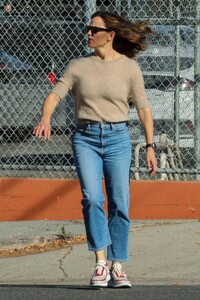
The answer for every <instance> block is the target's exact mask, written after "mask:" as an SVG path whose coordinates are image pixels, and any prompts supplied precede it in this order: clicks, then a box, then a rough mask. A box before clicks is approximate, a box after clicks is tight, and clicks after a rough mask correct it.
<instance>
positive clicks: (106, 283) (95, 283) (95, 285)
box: [90, 274, 110, 287]
mask: <svg viewBox="0 0 200 300" xmlns="http://www.w3.org/2000/svg"><path fill="white" fill-rule="evenodd" d="M109 281H110V274H108V276H107V278H106V281H104V282H99V281H97V282H92V281H91V282H90V286H91V287H107V286H108V282H109Z"/></svg>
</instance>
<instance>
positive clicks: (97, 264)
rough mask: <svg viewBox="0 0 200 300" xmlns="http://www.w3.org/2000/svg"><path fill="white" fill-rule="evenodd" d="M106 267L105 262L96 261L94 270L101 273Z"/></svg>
mask: <svg viewBox="0 0 200 300" xmlns="http://www.w3.org/2000/svg"><path fill="white" fill-rule="evenodd" d="M104 268H105V265H104V264H102V263H96V265H95V267H94V268H93V272H95V273H96V274H101V273H102V271H103V269H104ZM96 271H97V272H96Z"/></svg>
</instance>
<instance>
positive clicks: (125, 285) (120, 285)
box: [108, 279, 132, 288]
mask: <svg viewBox="0 0 200 300" xmlns="http://www.w3.org/2000/svg"><path fill="white" fill-rule="evenodd" d="M108 286H109V287H111V288H131V287H132V285H131V283H125V282H121V283H115V282H113V280H112V279H111V280H110V281H109V283H108Z"/></svg>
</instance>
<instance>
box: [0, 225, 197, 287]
mask: <svg viewBox="0 0 200 300" xmlns="http://www.w3.org/2000/svg"><path fill="white" fill-rule="evenodd" d="M63 225H64V228H65V231H66V232H67V233H71V234H72V235H79V234H85V229H84V224H83V221H67V222H66V221H63V222H62V221H31V222H1V224H0V249H2V248H5V247H15V246H18V247H21V246H24V245H29V244H31V243H36V242H37V241H38V240H39V239H40V238H41V237H43V238H47V239H48V238H51V237H53V236H55V235H58V234H60V233H61V228H62V226H63ZM199 263H200V222H198V220H162V221H149V220H148V221H131V231H130V260H129V262H128V263H124V270H125V272H126V273H127V274H128V277H129V278H130V279H131V282H132V283H133V284H144V285H146V284H150V285H151V284H153V285H157V284H170V285H171V284H172V285H179V284H200V267H199ZM93 266H94V254H93V253H92V252H89V251H88V250H87V244H86V243H84V244H75V245H69V248H66V249H61V250H54V251H49V252H44V253H39V254H35V255H26V256H21V257H15V258H1V259H0V283H1V284H65V285H72V284H75V285H77V284H78V285H79V284H80V285H88V283H89V280H90V277H91V274H92V268H93Z"/></svg>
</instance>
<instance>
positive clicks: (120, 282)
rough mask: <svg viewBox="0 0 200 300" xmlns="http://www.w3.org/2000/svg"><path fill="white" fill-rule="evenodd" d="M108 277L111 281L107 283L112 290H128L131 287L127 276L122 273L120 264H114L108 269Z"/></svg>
mask: <svg viewBox="0 0 200 300" xmlns="http://www.w3.org/2000/svg"><path fill="white" fill-rule="evenodd" d="M110 275H111V280H110V281H109V286H111V287H114V288H120V287H124V288H125V287H126V288H130V287H131V286H132V285H131V283H130V281H129V279H128V278H127V275H126V274H125V273H124V272H123V271H122V266H121V264H119V263H118V264H114V265H113V266H112V268H111V269H110Z"/></svg>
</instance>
